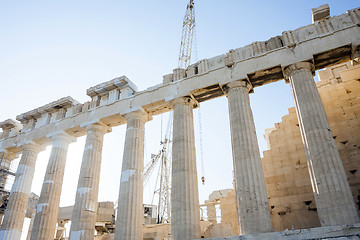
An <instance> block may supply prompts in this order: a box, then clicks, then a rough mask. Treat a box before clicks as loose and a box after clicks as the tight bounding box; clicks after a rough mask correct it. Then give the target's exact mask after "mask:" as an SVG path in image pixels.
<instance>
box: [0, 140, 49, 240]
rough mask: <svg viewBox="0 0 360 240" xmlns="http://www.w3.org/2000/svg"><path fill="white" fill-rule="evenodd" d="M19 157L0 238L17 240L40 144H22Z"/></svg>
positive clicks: (21, 226)
mask: <svg viewBox="0 0 360 240" xmlns="http://www.w3.org/2000/svg"><path fill="white" fill-rule="evenodd" d="M21 148H22V150H23V151H22V155H21V159H20V162H19V165H18V168H17V171H16V174H15V181H14V184H13V185H12V188H11V193H10V197H9V203H8V205H7V208H6V211H5V215H4V220H3V223H2V225H1V230H0V239H3V240H19V239H20V237H21V231H22V228H23V224H24V219H25V213H26V210H27V205H28V201H29V196H30V191H31V185H32V181H33V177H34V172H35V163H36V159H37V155H38V152H39V151H40V150H42V149H41V146H40V145H38V144H36V143H33V142H31V143H28V144H25V145H23V146H21Z"/></svg>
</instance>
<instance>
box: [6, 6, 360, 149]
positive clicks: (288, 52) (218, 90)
mask: <svg viewBox="0 0 360 240" xmlns="http://www.w3.org/2000/svg"><path fill="white" fill-rule="evenodd" d="M359 16H360V8H356V9H352V10H349V11H348V12H347V13H345V14H342V15H339V16H334V17H332V18H325V19H322V20H321V21H316V22H315V23H314V24H310V25H308V26H305V27H300V28H298V29H296V30H294V31H284V32H283V33H282V36H276V37H273V38H271V39H269V40H268V41H263V42H254V43H252V44H250V45H247V46H245V47H242V48H237V49H234V50H230V51H229V52H228V53H227V54H223V55H219V56H216V57H213V58H210V59H204V60H200V61H199V62H197V63H196V64H193V65H191V66H189V68H188V69H187V71H185V70H184V69H175V70H174V72H173V74H168V75H166V76H164V83H163V84H159V85H156V86H153V87H149V88H148V89H146V90H144V91H139V92H137V91H136V89H137V88H136V86H135V85H134V84H133V83H132V82H131V81H130V80H128V79H127V78H126V77H125V76H122V77H119V78H115V79H113V80H111V81H108V82H105V83H102V84H99V85H97V86H94V87H92V88H89V89H88V90H87V94H88V95H89V96H90V97H91V98H92V100H91V101H90V102H86V103H84V104H79V103H78V102H77V101H75V100H73V99H72V98H71V97H67V98H62V99H60V100H58V101H55V102H53V103H50V104H47V105H45V106H43V107H40V108H37V109H34V110H32V111H29V112H27V113H24V114H21V115H19V116H17V120H19V121H20V122H21V123H22V124H23V125H24V127H23V129H22V130H21V134H18V135H17V137H16V138H15V136H16V135H15V134H13V135H12V137H11V139H8V138H5V139H3V140H2V141H0V148H1V149H5V148H11V147H13V146H14V145H16V144H17V143H18V142H23V141H27V140H35V141H36V140H37V139H41V138H42V139H43V140H44V141H46V140H45V139H44V137H46V134H48V133H49V131H50V132H52V131H68V132H69V133H70V134H73V135H74V136H82V135H85V134H86V131H85V130H83V129H81V128H80V125H81V124H82V123H84V122H87V121H88V120H89V119H94V118H96V119H99V120H101V121H103V122H104V123H105V124H108V125H110V126H116V125H120V124H124V123H125V120H124V118H123V116H122V115H124V114H126V113H127V112H129V111H132V110H133V109H140V108H143V109H144V110H145V111H147V112H148V113H149V114H151V115H156V114H161V113H163V112H167V111H170V110H171V106H170V105H169V101H170V100H172V99H174V98H178V97H183V96H189V95H190V96H192V97H194V98H195V99H196V100H197V101H198V102H202V101H206V100H209V99H212V98H215V97H219V96H223V95H224V92H223V91H222V87H221V86H223V85H225V84H227V83H229V82H233V81H236V80H241V79H246V80H247V81H249V82H250V83H251V84H252V86H253V87H257V86H261V85H263V84H267V83H271V82H274V81H278V80H281V79H284V78H285V76H284V74H283V72H284V68H285V67H287V66H289V65H291V64H293V63H297V62H301V61H310V62H313V64H314V66H315V69H320V68H323V67H325V66H328V65H331V64H334V63H339V62H344V61H348V60H350V59H351V56H352V55H353V53H354V52H356V51H358V48H359V45H360V38H359V36H360V29H359V27H358V25H357V24H358V23H359V22H360V19H359ZM321 24H323V25H324V24H325V25H326V26H331V27H329V28H325V27H324V26H323V25H321ZM255 62H256V64H255ZM174 81H175V82H174ZM61 102H63V105H61V104H60V103H61ZM55 121H56V125H55V124H54V122H55ZM23 133H27V134H26V135H24V134H23ZM19 150H20V149H19Z"/></svg>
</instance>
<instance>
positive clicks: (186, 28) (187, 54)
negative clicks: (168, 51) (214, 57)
mask: <svg viewBox="0 0 360 240" xmlns="http://www.w3.org/2000/svg"><path fill="white" fill-rule="evenodd" d="M194 29H195V9H194V1H193V0H190V2H189V4H188V5H187V7H186V13H185V17H184V21H183V26H182V34H181V45H180V54H179V63H178V67H179V68H183V69H187V67H188V66H189V65H190V60H191V49H192V41H193V36H194Z"/></svg>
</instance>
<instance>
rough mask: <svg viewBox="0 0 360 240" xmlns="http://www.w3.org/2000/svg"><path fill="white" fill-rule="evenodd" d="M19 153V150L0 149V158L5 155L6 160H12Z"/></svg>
mask: <svg viewBox="0 0 360 240" xmlns="http://www.w3.org/2000/svg"><path fill="white" fill-rule="evenodd" d="M19 154H20V153H19V152H12V151H9V150H6V149H1V150H0V159H2V158H4V157H5V156H6V159H7V160H8V161H12V160H14V159H15V158H18V157H19Z"/></svg>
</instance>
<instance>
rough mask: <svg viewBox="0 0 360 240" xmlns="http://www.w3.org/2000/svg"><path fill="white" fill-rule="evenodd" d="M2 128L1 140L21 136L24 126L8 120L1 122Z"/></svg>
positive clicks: (0, 126)
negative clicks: (20, 132)
mask: <svg viewBox="0 0 360 240" xmlns="http://www.w3.org/2000/svg"><path fill="white" fill-rule="evenodd" d="M0 128H1V129H2V133H1V134H0V139H3V138H7V137H13V136H16V135H17V134H19V131H20V129H21V128H22V125H21V124H20V123H18V122H17V121H15V120H13V119H7V120H5V121H3V122H0Z"/></svg>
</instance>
